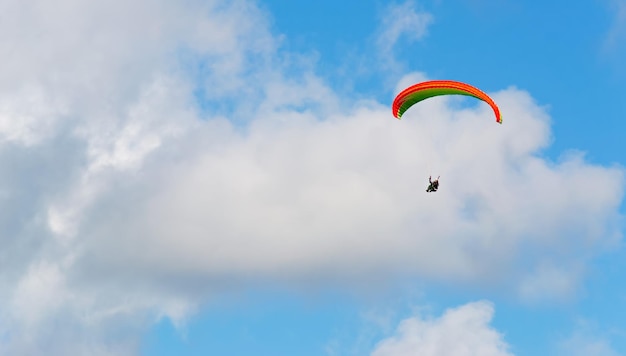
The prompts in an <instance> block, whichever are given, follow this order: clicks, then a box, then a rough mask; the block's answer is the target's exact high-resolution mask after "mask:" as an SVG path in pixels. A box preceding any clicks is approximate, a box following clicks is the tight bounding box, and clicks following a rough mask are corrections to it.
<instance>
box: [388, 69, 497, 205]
mask: <svg viewBox="0 0 626 356" xmlns="http://www.w3.org/2000/svg"><path fill="white" fill-rule="evenodd" d="M439 95H467V96H471V97H474V98H476V99H479V100H482V101H484V102H485V103H487V104H489V106H491V109H492V110H493V113H494V114H495V116H496V122H497V123H499V124H501V123H502V115H501V114H500V109H499V108H498V106H497V105H496V103H495V102H494V101H493V99H491V98H490V97H489V95H487V94H485V93H484V92H483V91H481V90H480V89H478V88H476V87H473V86H471V85H469V84H466V83H462V82H457V81H453V80H430V81H426V82H422V83H418V84H415V85H412V86H410V87H408V88H406V89H404V90H403V91H402V92H400V94H398V95H397V96H396V98H395V99H394V100H393V105H392V107H391V110H392V112H393V116H395V117H396V118H398V119H400V118H401V117H402V114H404V113H405V112H406V111H407V110H408V109H409V108H410V107H411V106H413V105H415V104H417V103H419V102H420V101H422V100H425V99H428V98H432V97H434V96H439ZM428 183H429V185H428V188H426V192H427V193H431V192H436V191H437V189H439V177H437V179H435V180H432V176H430V177H428Z"/></svg>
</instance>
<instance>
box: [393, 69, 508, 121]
mask: <svg viewBox="0 0 626 356" xmlns="http://www.w3.org/2000/svg"><path fill="white" fill-rule="evenodd" d="M438 95H467V96H472V97H474V98H476V99H479V100H482V101H484V102H486V103H487V104H489V106H491V108H492V109H493V112H494V114H495V115H496V121H497V122H498V123H500V124H501V123H502V116H501V115H500V109H499V108H498V106H497V105H496V103H495V102H494V101H493V100H492V99H491V98H490V97H489V96H488V95H487V94H485V93H484V92H483V91H481V90H480V89H478V88H475V87H473V86H471V85H469V84H465V83H462V82H457V81H453V80H431V81H427V82H422V83H418V84H415V85H412V86H410V87H408V88H406V89H404V90H403V91H402V92H401V93H400V94H398V95H397V96H396V98H395V99H394V101H393V106H392V111H393V116H395V117H396V118H398V119H400V118H401V117H402V114H404V112H405V111H407V110H408V109H409V108H410V107H411V106H413V105H414V104H416V103H418V102H420V101H422V100H424V99H428V98H431V97H433V96H438Z"/></svg>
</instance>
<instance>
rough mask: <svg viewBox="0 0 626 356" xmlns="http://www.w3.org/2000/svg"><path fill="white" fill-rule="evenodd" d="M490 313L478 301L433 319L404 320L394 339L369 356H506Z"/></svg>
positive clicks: (485, 304) (489, 310) (450, 310)
mask: <svg viewBox="0 0 626 356" xmlns="http://www.w3.org/2000/svg"><path fill="white" fill-rule="evenodd" d="M493 313H494V310H493V306H492V305H491V303H488V302H484V301H481V302H474V303H469V304H466V305H463V306H460V307H458V308H454V309H448V310H446V312H445V313H444V314H443V315H442V316H441V317H440V318H436V319H433V318H422V317H413V318H409V319H405V320H403V321H402V322H401V323H400V325H399V326H398V329H397V331H396V334H395V335H393V336H391V337H389V338H386V339H384V340H382V341H381V342H379V343H378V344H377V345H376V348H375V349H374V351H373V352H372V355H373V356H408V355H420V356H429V355H450V356H464V355H484V356H504V355H508V356H510V355H512V353H510V352H509V346H508V344H507V343H506V342H505V341H504V337H503V335H502V334H501V333H499V332H498V331H497V330H495V329H494V328H493V327H491V326H490V325H489V323H490V322H491V319H492V318H493Z"/></svg>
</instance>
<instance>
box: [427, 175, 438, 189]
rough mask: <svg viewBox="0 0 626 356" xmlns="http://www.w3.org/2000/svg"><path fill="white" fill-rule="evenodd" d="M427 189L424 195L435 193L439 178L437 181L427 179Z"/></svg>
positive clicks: (430, 178)
mask: <svg viewBox="0 0 626 356" xmlns="http://www.w3.org/2000/svg"><path fill="white" fill-rule="evenodd" d="M428 183H429V184H428V188H426V193H430V192H436V191H437V189H439V177H437V179H435V180H432V176H430V177H428Z"/></svg>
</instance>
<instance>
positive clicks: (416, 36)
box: [376, 1, 434, 64]
mask: <svg viewBox="0 0 626 356" xmlns="http://www.w3.org/2000/svg"><path fill="white" fill-rule="evenodd" d="M383 14H384V15H383V16H384V17H382V21H381V24H380V29H379V32H378V36H377V38H376V44H377V46H378V49H379V51H380V53H381V56H382V57H383V58H385V59H386V60H387V61H389V62H390V63H392V64H393V62H394V59H393V58H394V56H393V52H394V49H395V47H396V44H397V43H398V41H399V40H400V39H402V38H404V39H406V40H407V41H409V42H413V41H417V40H420V39H422V38H423V37H424V36H426V34H427V33H428V27H429V26H430V25H431V24H432V23H433V21H434V19H433V16H432V15H431V14H429V13H427V12H422V11H418V10H417V9H416V5H415V3H414V2H413V1H406V2H404V3H401V4H391V5H389V6H387V8H386V9H385V10H384V11H383Z"/></svg>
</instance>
